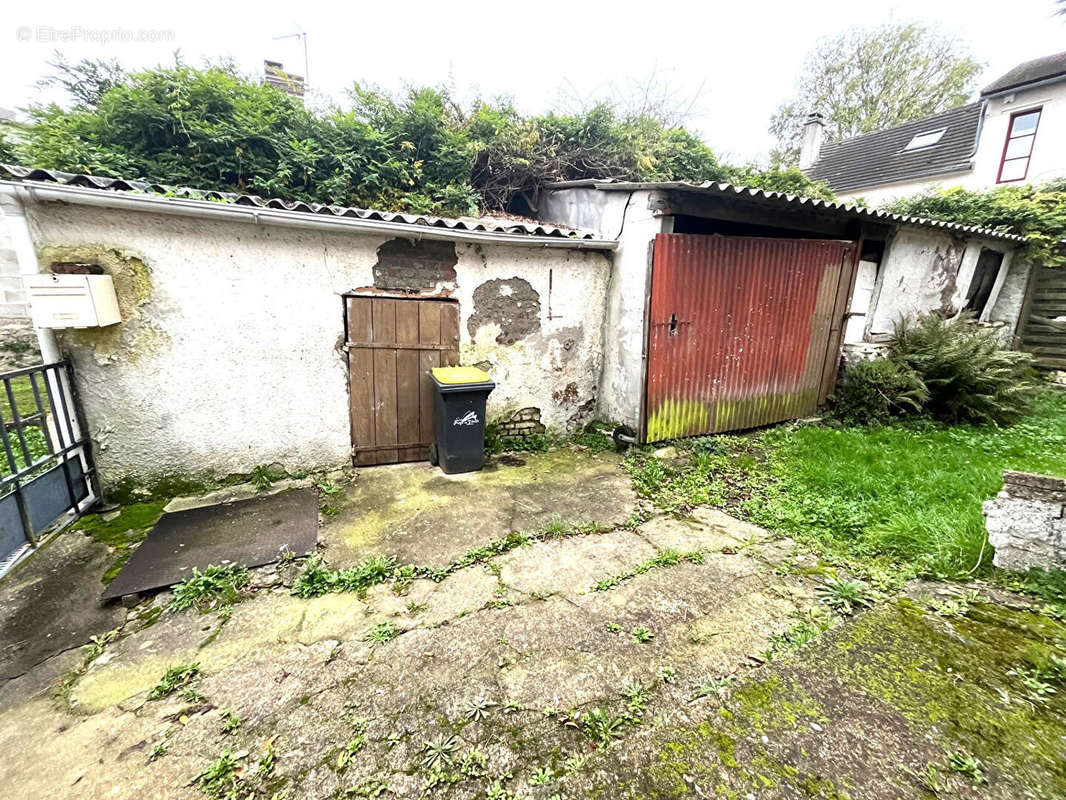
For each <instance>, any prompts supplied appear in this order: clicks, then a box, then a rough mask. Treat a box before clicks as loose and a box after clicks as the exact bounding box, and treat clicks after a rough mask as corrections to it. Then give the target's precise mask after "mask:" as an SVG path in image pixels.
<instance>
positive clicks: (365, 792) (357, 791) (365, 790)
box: [344, 778, 392, 797]
mask: <svg viewBox="0 0 1066 800" xmlns="http://www.w3.org/2000/svg"><path fill="white" fill-rule="evenodd" d="M391 793H392V789H390V788H389V784H388V783H386V782H385V781H383V780H382V779H381V778H367V779H366V780H364V781H363V782H362V783H360V784H358V785H357V786H352V787H349V788H348V789H346V790H345V792H344V794H345V795H347V796H348V797H381V796H382V795H383V794H391Z"/></svg>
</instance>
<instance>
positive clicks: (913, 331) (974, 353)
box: [887, 314, 1039, 424]
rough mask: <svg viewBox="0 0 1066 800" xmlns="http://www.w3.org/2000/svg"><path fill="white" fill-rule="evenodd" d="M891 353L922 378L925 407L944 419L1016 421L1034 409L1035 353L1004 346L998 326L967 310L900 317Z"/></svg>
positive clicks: (978, 421) (891, 355)
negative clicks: (947, 315) (978, 320)
mask: <svg viewBox="0 0 1066 800" xmlns="http://www.w3.org/2000/svg"><path fill="white" fill-rule="evenodd" d="M887 356H888V358H889V360H891V361H893V362H895V363H896V364H899V365H900V366H901V367H907V368H909V369H911V370H913V371H914V372H915V373H916V374H917V375H918V376H919V377H920V378H921V380H922V382H923V383H924V384H925V388H926V390H927V391H928V398H927V399H926V400H925V401H924V410H925V412H926V413H928V414H929V415H930V416H932V417H934V418H935V419H938V420H942V421H944V422H950V423H956V422H974V423H985V422H994V423H1003V424H1008V423H1011V422H1014V421H1015V420H1016V419H1018V418H1019V417H1021V416H1023V415H1024V414H1026V413H1027V412H1028V411H1029V410H1030V407H1031V405H1032V401H1033V398H1034V397H1035V395H1036V393H1037V391H1038V389H1039V382H1038V379H1037V375H1036V371H1035V370H1034V369H1033V366H1032V361H1033V358H1032V356H1031V355H1029V354H1028V353H1022V352H1018V351H1016V350H1004V349H1002V346H1001V344H1000V341H999V338H998V337H997V336H996V334H995V332H994V331H992V330H989V329H987V328H979V327H977V326H975V325H973V324H972V320H971V318H969V317H968V316H963V317H960V318H958V319H955V320H950V321H949V320H945V319H943V318H941V317H939V316H936V315H933V314H931V315H928V316H925V317H920V318H919V319H917V320H913V321H912V320H907V319H901V320H900V321H899V322H898V323H896V326H895V331H894V332H893V334H892V338H891V339H890V341H889V346H888V351H887Z"/></svg>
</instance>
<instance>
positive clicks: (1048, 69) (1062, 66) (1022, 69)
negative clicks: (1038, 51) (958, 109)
mask: <svg viewBox="0 0 1066 800" xmlns="http://www.w3.org/2000/svg"><path fill="white" fill-rule="evenodd" d="M1060 77H1061V78H1063V79H1066V52H1064V53H1054V54H1053V55H1050V56H1043V57H1041V58H1034V59H1033V60H1032V61H1026V62H1025V63H1024V64H1019V65H1018V66H1016V67H1015V68H1014V69H1012V70H1010V71H1009V72H1008V73H1007V74H1006V75H1002V76H1000V77H999V78H997V79H996V80H994V81H992V83H990V84H988V86H986V87H985V88H984V89H982V90H981V96H982V97H983V96H986V95H990V94H999V93H1000V92H1005V91H1008V90H1009V89H1017V88H1018V87H1020V86H1025V85H1027V84H1030V83H1036V82H1037V81H1045V80H1048V79H1049V78H1060Z"/></svg>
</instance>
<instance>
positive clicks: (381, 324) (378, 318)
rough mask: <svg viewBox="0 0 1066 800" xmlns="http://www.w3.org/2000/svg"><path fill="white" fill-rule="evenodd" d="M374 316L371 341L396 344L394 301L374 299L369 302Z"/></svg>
mask: <svg viewBox="0 0 1066 800" xmlns="http://www.w3.org/2000/svg"><path fill="white" fill-rule="evenodd" d="M371 303H372V308H373V314H374V328H373V336H372V339H371V340H372V341H375V342H381V343H382V344H396V301H395V300H389V299H387V298H377V297H375V298H374V299H373V300H371Z"/></svg>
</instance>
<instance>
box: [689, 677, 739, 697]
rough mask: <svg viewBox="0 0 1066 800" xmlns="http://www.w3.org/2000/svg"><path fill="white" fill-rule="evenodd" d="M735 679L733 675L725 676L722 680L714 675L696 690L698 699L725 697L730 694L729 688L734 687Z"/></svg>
mask: <svg viewBox="0 0 1066 800" xmlns="http://www.w3.org/2000/svg"><path fill="white" fill-rule="evenodd" d="M734 680H735V678H734V677H733V676H732V675H725V676H723V677H721V678H716V677H714V676H713V675H712V676H711V677H709V678H707V680H705V681H704V682H703V684H702V685H701V686H700V688H699V689H697V690H696V698H697V699H700V698H703V697H719V698H721V697H725V696H726V695H727V694H728V691H729V687H730V686H732V685H733V681H734Z"/></svg>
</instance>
